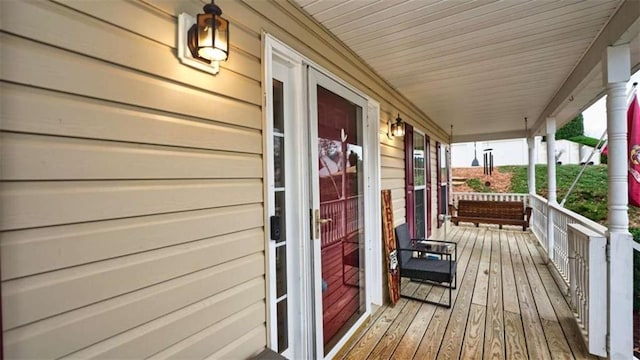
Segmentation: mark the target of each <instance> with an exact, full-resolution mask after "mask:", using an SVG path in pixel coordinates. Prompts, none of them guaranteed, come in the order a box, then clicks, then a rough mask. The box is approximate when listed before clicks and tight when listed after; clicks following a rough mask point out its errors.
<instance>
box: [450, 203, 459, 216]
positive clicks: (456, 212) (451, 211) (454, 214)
mask: <svg viewBox="0 0 640 360" xmlns="http://www.w3.org/2000/svg"><path fill="white" fill-rule="evenodd" d="M457 214H458V209H457V208H456V207H455V206H453V204H449V215H451V216H456V215H457Z"/></svg>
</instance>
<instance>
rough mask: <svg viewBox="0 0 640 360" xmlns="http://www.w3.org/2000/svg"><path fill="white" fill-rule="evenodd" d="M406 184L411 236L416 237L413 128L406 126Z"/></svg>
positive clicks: (406, 208)
mask: <svg viewBox="0 0 640 360" xmlns="http://www.w3.org/2000/svg"><path fill="white" fill-rule="evenodd" d="M404 183H405V187H404V189H405V198H404V199H405V211H406V216H405V219H406V220H407V224H409V234H410V235H411V236H412V237H413V236H415V229H414V223H415V222H414V194H415V193H414V188H415V184H414V181H413V126H411V125H409V124H405V133H404Z"/></svg>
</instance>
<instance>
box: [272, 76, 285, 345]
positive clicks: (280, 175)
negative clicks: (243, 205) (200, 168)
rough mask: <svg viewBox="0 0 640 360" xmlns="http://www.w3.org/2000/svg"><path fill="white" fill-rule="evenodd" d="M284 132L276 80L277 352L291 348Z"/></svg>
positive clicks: (280, 85)
mask: <svg viewBox="0 0 640 360" xmlns="http://www.w3.org/2000/svg"><path fill="white" fill-rule="evenodd" d="M284 149H285V133H284V84H283V83H282V82H281V81H278V80H276V79H273V183H274V186H275V188H274V190H273V196H274V199H275V209H274V214H273V215H275V216H276V217H277V218H278V219H279V220H280V224H279V226H280V236H279V238H276V239H272V240H275V241H276V268H275V273H276V276H275V278H276V299H275V300H276V306H277V314H276V316H277V331H278V334H277V335H278V352H279V353H282V352H283V351H285V350H287V348H288V347H289V326H288V316H287V314H288V313H287V243H286V227H285V224H286V209H285V203H286V202H285V188H284V186H285V181H284V177H285V174H284V159H285V153H284Z"/></svg>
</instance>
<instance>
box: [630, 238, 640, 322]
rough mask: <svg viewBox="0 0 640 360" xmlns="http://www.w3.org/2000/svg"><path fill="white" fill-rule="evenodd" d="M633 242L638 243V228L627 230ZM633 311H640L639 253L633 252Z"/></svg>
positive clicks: (639, 239)
mask: <svg viewBox="0 0 640 360" xmlns="http://www.w3.org/2000/svg"><path fill="white" fill-rule="evenodd" d="M629 232H630V233H631V236H633V241H635V242H640V228H629ZM633 311H640V252H638V251H635V250H634V251H633Z"/></svg>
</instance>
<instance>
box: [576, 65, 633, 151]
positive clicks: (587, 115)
mask: <svg viewBox="0 0 640 360" xmlns="http://www.w3.org/2000/svg"><path fill="white" fill-rule="evenodd" d="M634 82H637V83H640V71H637V72H636V73H635V74H633V75H632V76H631V80H629V83H628V84H627V91H628V90H629V89H631V84H633V83H634ZM638 86H639V87H640V85H638ZM606 99H607V97H606V96H603V97H602V98H600V100H598V101H596V102H595V103H594V104H593V105H591V106H590V107H589V108H587V109H586V110H585V111H583V112H582V116H583V117H584V134H585V135H586V136H591V137H594V138H596V139H599V138H600V136H602V133H603V132H604V131H605V130H606V129H607V102H606Z"/></svg>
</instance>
